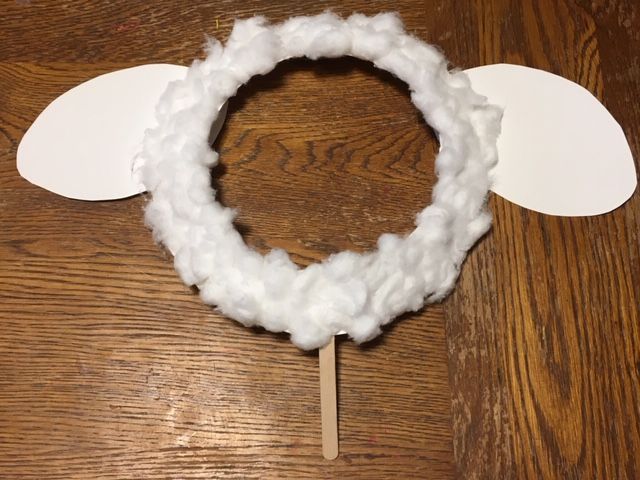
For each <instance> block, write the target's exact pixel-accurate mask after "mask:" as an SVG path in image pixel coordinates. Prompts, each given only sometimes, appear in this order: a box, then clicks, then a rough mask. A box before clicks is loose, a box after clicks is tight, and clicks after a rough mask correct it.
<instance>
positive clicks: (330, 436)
mask: <svg viewBox="0 0 640 480" xmlns="http://www.w3.org/2000/svg"><path fill="white" fill-rule="evenodd" d="M319 357H320V412H321V416H322V456H323V457H324V458H326V459H327V460H333V459H334V458H336V457H337V456H338V405H337V402H336V343H335V337H331V341H330V342H329V343H328V344H327V345H325V346H324V347H322V348H321V349H320V352H319Z"/></svg>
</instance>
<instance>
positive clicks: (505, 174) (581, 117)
mask: <svg viewBox="0 0 640 480" xmlns="http://www.w3.org/2000/svg"><path fill="white" fill-rule="evenodd" d="M466 72H467V74H468V75H469V77H470V79H471V83H472V85H473V88H474V90H475V91H476V92H478V93H480V94H482V95H485V96H487V97H488V98H489V101H490V102H491V103H494V104H496V105H500V106H502V107H504V108H505V110H504V117H503V120H502V133H501V135H500V138H499V139H498V154H499V155H498V156H499V161H498V165H497V167H496V168H495V170H494V172H493V173H494V175H495V181H496V183H495V185H494V187H493V188H492V190H493V191H494V192H495V193H497V194H498V195H500V196H502V197H504V198H506V199H507V200H510V201H511V202H513V203H516V204H518V205H520V206H522V207H525V208H528V209H530V210H535V211H538V212H542V213H546V214H550V215H561V216H588V215H598V214H601V213H606V212H609V211H611V210H613V209H614V208H616V207H618V206H620V205H622V204H623V203H624V202H625V201H626V200H627V199H628V198H629V197H630V196H631V194H632V193H633V192H634V190H635V188H636V184H637V179H636V171H635V166H634V163H633V157H632V155H631V149H630V148H629V144H628V143H627V140H626V138H625V136H624V132H623V131H622V128H621V127H620V125H618V123H617V122H616V121H615V119H614V118H613V117H612V116H611V114H610V113H609V112H608V111H607V109H606V108H605V107H604V106H603V105H602V104H601V103H600V102H599V101H598V100H597V99H596V98H595V97H594V96H593V95H592V94H591V93H590V92H589V91H588V90H586V89H584V88H583V87H581V86H580V85H577V84H576V83H574V82H571V81H569V80H567V79H566V78H563V77H559V76H557V75H553V74H551V73H548V72H545V71H542V70H537V69H534V68H528V67H522V66H517V65H506V64H499V65H487V66H483V67H478V68H472V69H470V70H467V71H466Z"/></svg>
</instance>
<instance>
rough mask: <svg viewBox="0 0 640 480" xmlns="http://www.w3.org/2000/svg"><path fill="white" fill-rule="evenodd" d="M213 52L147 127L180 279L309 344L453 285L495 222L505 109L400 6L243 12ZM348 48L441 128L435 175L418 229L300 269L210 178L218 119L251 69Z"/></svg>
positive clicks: (367, 334)
mask: <svg viewBox="0 0 640 480" xmlns="http://www.w3.org/2000/svg"><path fill="white" fill-rule="evenodd" d="M207 51H208V56H207V58H206V59H204V60H203V61H197V62H194V64H193V65H192V66H191V68H190V69H189V71H188V74H187V76H186V78H185V79H184V80H182V81H177V82H174V83H173V84H171V85H170V87H169V88H168V89H167V91H166V92H165V94H164V95H163V96H162V98H161V100H160V103H159V105H158V108H157V120H158V126H157V127H156V128H154V129H151V130H149V131H148V132H147V134H146V136H145V141H144V147H143V151H142V152H141V154H140V160H141V164H142V169H141V178H142V180H143V182H144V184H145V186H146V187H147V189H148V190H149V191H150V192H151V194H152V199H151V201H150V202H149V205H148V207H147V209H146V221H147V223H148V225H149V226H150V227H151V228H152V229H153V233H154V238H155V239H156V240H157V241H159V242H161V243H163V244H164V245H165V246H166V247H167V248H168V249H169V250H170V251H171V252H174V254H175V268H176V270H177V271H178V273H179V275H180V277H181V279H182V280H183V281H184V282H185V283H187V284H189V285H196V286H197V287H198V289H199V291H200V295H201V297H202V299H203V301H205V302H206V303H207V304H210V305H215V306H216V307H217V308H218V309H219V310H220V311H222V312H223V313H224V314H225V315H227V316H229V317H231V318H233V319H235V320H237V321H239V322H241V323H243V324H244V325H247V326H252V325H260V326H262V327H264V328H266V329H268V330H271V331H273V332H282V331H288V332H289V333H290V334H291V339H292V341H293V342H294V343H295V344H296V345H297V346H299V347H300V348H303V349H311V348H316V347H319V346H322V345H324V344H326V343H327V342H328V341H329V339H330V337H331V336H332V335H335V334H336V333H338V332H341V331H344V332H346V333H348V334H349V335H350V336H351V337H352V338H353V339H354V340H356V341H357V342H363V341H366V340H369V339H371V338H373V337H375V336H376V335H378V334H379V333H380V331H381V330H380V327H381V326H382V325H385V324H386V323H389V322H390V321H391V320H393V319H394V318H395V317H396V316H397V315H400V314H402V313H403V312H406V311H415V310H418V309H419V308H421V307H422V306H423V305H424V304H425V303H427V302H434V301H438V300H441V299H442V298H444V297H445V296H446V295H447V294H448V293H449V292H450V290H451V288H452V287H453V285H454V283H455V281H456V279H457V277H458V273H459V270H460V266H461V263H462V261H463V260H464V257H465V255H466V252H467V250H468V249H469V248H470V247H471V246H472V245H473V244H474V243H475V242H476V241H477V240H478V239H479V238H480V237H481V236H482V235H483V234H484V233H485V232H486V231H487V230H488V228H489V226H490V223H491V217H490V215H489V213H488V212H487V210H486V205H485V204H486V195H487V192H488V189H489V186H490V183H491V179H490V176H489V172H490V169H491V168H492V167H493V166H494V164H495V163H496V161H497V150H496V139H497V137H498V134H499V131H500V119H501V115H502V112H501V111H500V110H499V109H498V108H496V107H494V106H492V105H489V104H487V102H486V99H485V98H484V97H482V96H480V95H477V94H476V93H475V92H473V90H471V87H470V85H469V81H468V79H467V77H466V75H465V74H464V73H461V72H449V71H448V69H447V62H446V60H445V58H444V57H443V56H442V54H441V53H440V52H439V51H438V50H437V49H436V48H434V47H432V46H431V45H427V44H425V43H424V42H422V41H420V40H419V39H417V38H415V37H412V36H410V35H408V34H407V33H406V32H405V31H404V27H403V25H402V22H401V21H400V18H399V17H398V16H397V15H395V14H392V13H384V14H379V15H376V16H373V17H367V16H365V15H361V14H354V15H352V16H351V17H349V18H348V19H346V20H344V19H342V18H340V17H338V16H336V15H334V14H332V13H323V14H321V15H317V16H310V17H295V18H291V19H289V20H287V21H285V22H283V23H281V24H278V25H269V24H268V23H267V21H266V19H264V18H263V17H254V18H250V19H248V20H238V21H236V23H235V25H234V28H233V32H232V33H231V36H230V38H229V41H228V42H227V44H226V45H224V46H223V45H221V44H220V43H218V42H217V41H215V40H210V41H209V44H208V49H207ZM344 55H349V56H353V57H357V58H361V59H364V60H368V61H371V62H373V63H374V64H375V65H376V66H377V67H378V68H381V69H384V70H388V71H389V72H391V73H393V74H394V75H396V76H398V77H399V78H400V79H401V80H403V81H405V82H406V83H407V84H408V85H409V89H410V91H411V98H412V100H413V102H414V104H415V105H416V106H417V107H418V108H419V109H420V110H421V111H422V113H423V115H424V117H425V120H426V121H427V122H428V123H429V124H430V125H431V126H432V127H433V128H434V130H435V131H436V132H437V133H438V136H439V139H440V146H441V150H440V153H439V154H438V157H437V159H436V173H437V175H438V182H437V184H436V186H435V187H434V190H433V203H432V205H430V206H428V207H426V208H425V209H424V210H423V211H422V212H420V214H418V216H417V218H416V229H415V230H414V231H413V232H411V233H410V234H409V235H406V236H403V237H401V236H398V235H392V234H385V235H382V236H381V237H380V239H379V241H378V249H377V250H375V251H373V252H369V253H365V254H362V255H360V254H356V253H353V252H341V253H338V254H336V255H332V256H330V257H329V258H327V259H326V260H325V261H324V262H322V263H320V264H314V265H310V266H309V267H307V268H304V269H301V268H299V267H297V266H296V265H295V264H294V263H293V262H292V261H291V259H290V258H289V255H288V254H287V253H286V252H284V251H282V250H274V251H272V252H270V253H269V254H267V255H265V256H262V255H260V254H259V253H257V252H256V251H254V250H253V249H251V248H250V247H248V246H247V245H246V244H245V243H244V241H243V240H242V237H241V236H240V235H239V234H238V232H237V231H236V230H235V229H234V227H233V223H232V222H233V218H234V212H233V210H231V209H229V208H226V207H224V206H222V205H221V204H220V203H218V202H217V201H216V199H215V192H213V191H212V190H211V187H210V184H209V168H210V167H211V166H213V165H215V164H216V163H217V162H218V155H217V153H215V152H212V151H211V150H210V147H209V145H208V143H207V139H208V131H209V127H210V125H211V124H212V123H213V122H214V120H215V119H216V117H217V112H218V110H219V108H220V107H221V106H222V104H223V103H224V102H225V101H226V100H227V99H228V98H229V97H231V96H233V95H234V94H235V92H236V91H237V90H238V88H239V87H240V86H241V85H242V84H243V83H245V82H247V81H248V80H249V79H250V78H251V77H252V76H254V75H258V74H265V73H267V72H269V71H271V70H272V69H273V68H274V67H275V66H276V64H277V63H278V62H280V61H282V60H285V59H288V58H292V57H301V56H306V57H308V58H312V59H315V58H320V57H339V56H344Z"/></svg>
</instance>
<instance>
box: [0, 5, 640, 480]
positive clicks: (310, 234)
mask: <svg viewBox="0 0 640 480" xmlns="http://www.w3.org/2000/svg"><path fill="white" fill-rule="evenodd" d="M326 8H332V9H333V10H334V11H336V12H337V13H341V14H344V15H346V14H349V13H351V12H353V11H361V12H363V13H376V12H379V11H383V10H397V11H399V12H400V14H401V15H402V17H403V19H404V21H405V23H406V26H407V28H408V30H409V31H411V32H413V33H414V34H416V35H417V36H419V37H420V38H422V39H423V40H425V41H428V42H430V43H434V44H437V45H440V46H441V47H442V48H443V49H444V51H445V52H446V54H447V56H448V57H449V59H450V60H451V62H452V64H454V65H457V66H460V67H463V68H467V67H473V66H477V65H482V64H487V63H495V62H500V61H507V62H511V63H518V64H525V65H529V66H533V67H538V68H543V69H546V70H549V71H552V72H554V73H558V74H561V75H564V76H565V77H567V78H570V79H572V80H574V81H576V82H578V83H580V84H581V85H583V86H584V87H586V88H588V89H589V90H590V91H591V92H593V93H594V94H595V95H596V96H597V97H598V98H599V99H600V100H601V101H603V103H604V104H605V105H606V106H607V107H608V108H609V109H610V110H611V112H612V113H613V115H614V116H615V117H616V118H617V119H618V120H619V122H620V123H621V125H622V127H623V129H624V130H625V132H626V134H627V137H628V138H629V141H630V143H631V148H632V151H633V153H634V155H635V156H636V158H637V157H638V155H639V154H640V141H639V135H638V134H639V129H640V106H639V105H640V102H639V101H638V99H639V98H640V33H639V32H640V6H639V5H638V4H637V2H635V1H634V0H626V1H622V0H620V1H615V0H606V1H605V0H595V1H565V0H522V1H516V0H513V1H507V0H476V1H463V0H453V1H425V2H417V1H409V0H405V1H400V2H373V1H368V2H364V1H362V0H350V1H345V2H309V1H306V0H300V1H297V2H286V1H275V2H258V1H255V0H247V1H245V2H230V1H220V2H175V1H169V0H159V1H156V2H128V1H124V0H121V1H113V2H94V1H85V2H65V1H48V2H38V1H35V0H34V1H29V0H19V1H5V2H3V4H2V9H0V25H1V27H0V39H1V40H2V41H1V42H0V207H1V208H0V478H2V479H22V478H25V479H30V478H31V479H79V478H104V479H107V478H111V479H120V478H157V479H160V478H176V479H195V478H215V479H218V478H219V479H231V478H237V479H244V478H261V479H262V478H269V479H280V478H297V479H300V478H309V479H318V478H367V479H384V478H401V479H412V478H413V479H450V478H473V479H475V478H478V479H479V478H487V479H495V478H505V479H506V478H517V479H536V478H544V479H555V478H558V479H591V478H597V479H636V478H640V455H638V454H637V452H638V451H640V382H639V376H640V325H639V322H638V320H639V318H638V317H639V315H638V310H639V300H640V241H639V238H638V232H639V229H640V200H639V197H638V195H634V197H632V198H631V199H630V200H629V201H628V202H627V203H626V204H625V205H624V206H623V207H621V208H620V209H618V210H616V211H615V212H613V213H610V214H608V215H603V216H599V217H591V218H557V217H549V216H544V215H539V214H536V213H533V212H530V211H526V210H524V209H522V208H520V207H517V206H515V205H512V204H510V203H509V202H507V201H505V200H503V199H500V198H499V197H496V196H492V197H491V199H490V206H491V209H492V210H493V213H494V217H495V223H494V228H493V230H492V231H491V232H490V233H489V234H488V235H487V236H486V237H485V238H484V240H483V241H482V242H481V243H480V244H479V245H478V246H477V247H476V248H475V249H474V250H473V251H472V253H471V254H470V256H469V258H468V260H467V262H466V264H465V266H464V268H463V273H462V276H461V279H460V283H459V285H458V287H457V288H456V290H455V292H454V294H453V295H452V296H451V297H450V298H449V299H447V300H446V301H445V302H443V303H442V304H439V305H434V306H430V307H428V308H426V309H425V310H423V311H421V312H419V313H418V314H411V315H405V316H404V317H403V318H402V319H401V320H399V321H397V322H396V323H394V324H393V325H392V326H390V327H389V328H387V329H386V331H385V334H384V335H383V336H381V337H379V338H378V339H376V340H374V341H373V342H371V343H369V344H366V345H363V346H357V345H354V344H353V343H352V342H350V341H346V340H343V339H340V340H339V341H338V342H337V355H338V381H339V387H338V396H339V416H340V430H339V433H340V445H341V455H340V457H338V459H336V460H335V461H327V460H324V459H323V458H322V455H321V447H320V444H321V443H320V442H321V435H320V410H319V404H320V400H319V398H320V397H319V386H318V370H317V363H318V357H317V353H313V352H312V353H304V352H301V351H299V350H297V349H296V348H295V347H294V346H292V345H291V344H290V342H289V341H288V339H287V338H286V336H284V335H273V334H270V333H265V332H262V331H258V330H247V329H245V328H244V327H242V326H240V325H238V324H236V323H235V322H233V321H231V320H229V319H226V318H224V317H222V316H220V315H218V314H216V313H215V312H214V311H212V310H211V309H210V308H208V307H206V306H204V305H202V304H201V302H200V301H199V299H198V297H197V295H195V294H194V292H193V291H191V290H190V289H188V288H186V287H184V286H183V285H182V284H181V282H180V281H179V279H178V277H177V276H176V274H175V272H174V271H173V268H172V265H171V260H170V256H169V255H167V254H166V253H165V252H163V251H162V250H161V249H159V248H158V247H157V246H156V245H154V244H153V242H152V240H151V236H150V234H149V232H148V231H147V229H146V228H145V227H144V225H143V223H142V209H143V207H144V205H145V202H146V199H145V198H144V197H138V198H134V199H130V200H126V201H117V202H98V203H88V202H80V201H74V200H69V199H65V198H61V197H57V196H56V195H54V194H51V193H48V192H46V191H44V190H42V189H39V188H38V187H35V186H33V185H31V184H29V183H28V182H26V181H25V180H23V179H21V178H20V177H19V176H18V173H17V171H16V167H15V155H16V149H17V145H18V143H19V141H20V138H21V137H22V135H23V134H24V132H25V131H26V129H27V128H28V126H29V125H30V124H31V122H32V121H33V120H34V119H35V117H36V116H37V115H38V113H39V112H40V111H41V110H42V109H43V108H44V107H45V106H46V105H47V104H48V103H49V102H50V101H51V100H53V99H54V98H55V97H57V96H58V95H60V94H61V93H63V92H64V91H65V90H67V89H69V88H71V87H73V86H75V85H77V84H78V83H80V82H82V81H85V80H87V79H89V78H92V77H94V76H96V75H98V74H100V73H105V72H108V71H112V70H114V69H118V68H124V67H129V66H133V65H137V64H140V63H152V62H167V63H172V62H173V63H180V64H188V63H189V62H190V61H191V60H192V59H193V58H195V57H198V56H200V55H201V54H202V52H201V46H202V43H203V38H204V34H205V33H206V34H209V35H214V36H216V37H218V38H220V39H224V38H226V37H227V36H228V34H229V32H230V29H231V26H232V22H233V19H234V18H236V17H246V16H249V15H253V14H263V15H266V16H268V17H269V18H270V19H272V20H274V21H277V20H282V19H284V18H286V17H288V16H291V15H299V14H312V13H318V12H320V11H322V10H324V9H326ZM216 147H217V148H218V149H219V150H220V151H221V155H222V156H221V158H222V164H221V166H220V167H218V168H216V169H215V170H214V172H212V175H213V182H214V183H215V185H216V186H217V187H218V189H219V190H220V194H221V198H222V200H223V201H224V203H225V204H227V205H230V206H232V207H235V208H237V209H238V210H239V212H240V213H239V221H238V228H239V229H240V230H241V232H242V233H243V235H244V237H245V239H246V241H247V242H248V243H249V244H250V245H252V246H254V247H255V248H257V249H258V250H260V251H262V252H265V251H267V250H268V249H270V248H272V247H281V248H285V249H287V250H288V251H289V252H290V253H291V254H292V256H293V258H294V260H295V261H296V262H298V263H299V264H300V265H306V264H309V263H311V262H314V261H318V260H320V259H322V258H324V257H326V256H327V255H328V254H330V253H332V252H336V251H339V250H342V249H353V250H356V251H364V250H367V249H370V248H372V247H373V246H374V245H375V241H376V239H377V237H378V236H379V234H380V233H382V232H385V231H394V232H406V231H409V230H410V229H411V228H412V224H413V217H414V215H415V214H416V213H417V212H418V211H420V210H421V209H422V208H423V207H424V205H425V204H427V203H428V202H429V199H430V191H431V185H432V184H433V182H434V176H433V173H432V168H433V159H434V156H435V152H436V151H437V143H436V141H435V137H434V135H433V132H432V131H431V130H430V129H429V128H428V127H427V126H425V125H424V124H423V123H422V122H421V120H420V118H419V115H418V112H417V111H416V110H415V108H414V107H413V106H412V104H411V102H410V100H409V98H408V95H407V90H406V87H405V86H404V84H402V83H401V82H399V81H398V80H396V79H394V78H393V77H392V76H391V75H388V74H386V73H384V72H379V71H376V70H375V69H373V68H372V67H371V66H370V65H368V64H366V63H365V62H359V61H355V60H350V59H339V60H322V61H318V62H310V61H304V60H296V61H290V62H286V63H284V64H282V65H280V66H279V67H278V68H277V69H276V70H275V71H274V72H272V73H270V74H268V75H266V76H264V77H260V78H256V79H253V80H252V81H251V82H250V83H249V84H248V85H247V86H245V87H243V88H242V89H241V91H240V92H239V94H238V96H237V97H235V98H234V99H233V100H232V101H231V103H230V111H229V116H228V120H227V122H226V124H225V127H224V129H223V131H222V133H221V135H220V137H219V138H218V140H217V142H216ZM604 160H606V159H603V161H604Z"/></svg>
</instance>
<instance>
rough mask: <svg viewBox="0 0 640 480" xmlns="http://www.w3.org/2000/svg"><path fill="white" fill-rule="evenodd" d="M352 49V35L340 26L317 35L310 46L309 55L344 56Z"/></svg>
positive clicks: (314, 56) (312, 57)
mask: <svg viewBox="0 0 640 480" xmlns="http://www.w3.org/2000/svg"><path fill="white" fill-rule="evenodd" d="M350 51H351V35H350V34H349V32H348V31H345V30H343V29H340V28H336V29H331V30H328V31H327V32H325V33H323V34H321V35H319V36H318V37H316V38H315V39H314V40H313V41H312V42H311V44H310V45H309V47H308V52H309V53H307V57H309V58H311V59H312V60H315V59H317V58H320V57H332V58H335V57H342V56H344V55H346V54H348V53H349V52H350Z"/></svg>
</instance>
